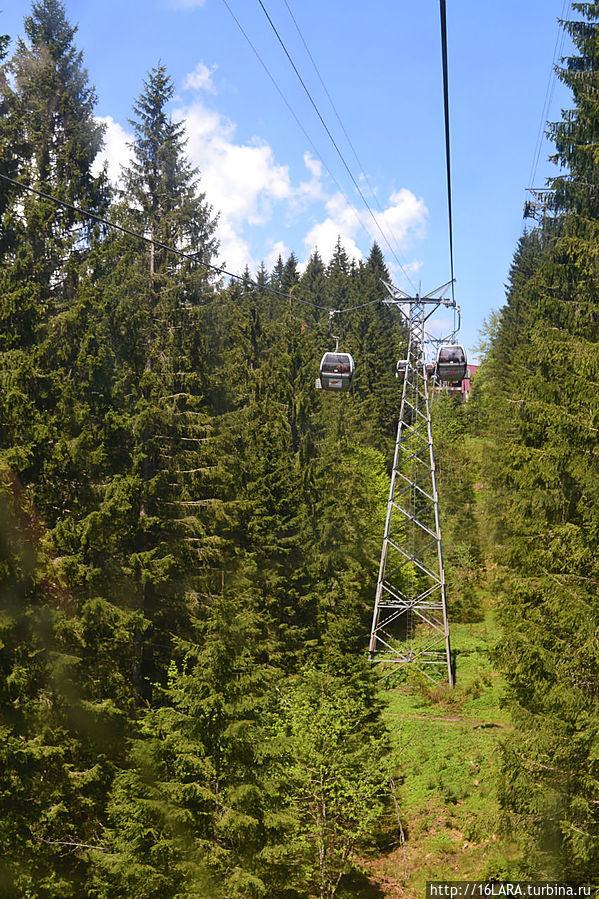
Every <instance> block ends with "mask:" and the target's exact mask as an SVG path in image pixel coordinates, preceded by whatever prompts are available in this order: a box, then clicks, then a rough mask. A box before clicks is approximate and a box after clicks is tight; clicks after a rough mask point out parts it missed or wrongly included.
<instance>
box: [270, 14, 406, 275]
mask: <svg viewBox="0 0 599 899" xmlns="http://www.w3.org/2000/svg"><path fill="white" fill-rule="evenodd" d="M284 3H285V6H286V7H287V11H288V13H289V16H290V17H291V21H292V22H293V24H294V25H295V30H296V31H297V33H298V35H299V38H300V40H301V42H302V44H303V45H304V49H305V51H306V53H307V54H308V58H309V60H310V62H311V63H312V66H313V67H314V71H315V72H316V75H317V77H318V80H319V81H320V84H321V86H322V89H323V91H324V92H325V94H326V97H327V99H328V101H329V103H330V104H331V109H332V110H333V112H334V113H335V117H336V119H337V121H338V122H339V126H340V128H341V130H342V131H343V134H344V136H345V139H346V141H347V143H348V145H349V147H350V149H351V151H352V153H353V154H354V159H355V160H356V162H357V164H358V168H359V170H360V173H361V174H362V175H363V177H364V180H365V182H366V184H367V185H368V189H369V191H370V194H371V196H372V198H373V200H374V202H375V204H376V208H377V210H378V212H379V214H380V215H381V216H383V215H384V212H383V209H382V208H381V204H380V203H379V202H378V199H377V196H376V193H375V191H374V189H373V187H372V185H371V183H370V181H369V180H368V175H367V174H366V171H365V169H364V166H363V165H362V163H361V161H360V159H359V157H358V153H357V151H356V148H355V147H354V145H353V143H352V140H351V138H350V136H349V134H348V133H347V129H346V127H345V125H344V124H343V121H342V120H341V116H340V115H339V113H338V112H337V107H336V106H335V103H334V102H333V98H332V97H331V95H330V93H329V91H328V90H327V86H326V84H325V83H324V79H323V77H322V75H321V74H320V69H319V68H318V65H317V64H316V60H315V59H314V57H313V56H312V53H311V52H310V48H309V47H308V44H307V43H306V39H305V38H304V35H303V34H302V32H301V29H300V27H299V25H298V23H297V21H296V18H295V16H294V15H293V12H292V10H291V7H290V6H289V3H288V2H287V0H284ZM390 233H391V237H393V238H395V235H394V233H393V231H391V232H390ZM395 242H396V245H397V239H395ZM395 259H396V261H398V260H397V256H395ZM412 286H414V285H412Z"/></svg>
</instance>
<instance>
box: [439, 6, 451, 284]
mask: <svg viewBox="0 0 599 899" xmlns="http://www.w3.org/2000/svg"><path fill="white" fill-rule="evenodd" d="M439 3H440V11H441V52H442V57H443V107H444V110H445V158H446V161H447V212H448V216H449V262H450V269H451V296H452V299H453V301H454V302H455V289H454V280H455V279H454V275H453V215H452V210H451V154H450V138H449V78H448V71H447V70H448V66H447V11H446V7H445V0H439Z"/></svg>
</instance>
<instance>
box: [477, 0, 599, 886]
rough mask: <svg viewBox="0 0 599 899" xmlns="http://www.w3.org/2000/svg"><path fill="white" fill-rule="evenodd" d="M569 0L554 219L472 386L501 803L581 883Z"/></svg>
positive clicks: (585, 524)
mask: <svg viewBox="0 0 599 899" xmlns="http://www.w3.org/2000/svg"><path fill="white" fill-rule="evenodd" d="M573 9H574V10H575V12H577V13H579V14H580V15H581V19H579V20H578V21H572V22H567V23H565V27H566V29H567V30H568V32H569V34H570V35H571V37H572V40H573V42H574V45H575V48H576V51H577V52H576V54H575V55H573V56H572V57H571V58H569V59H567V60H566V67H565V69H563V70H562V71H561V73H560V75H561V77H562V79H563V80H564V81H565V82H566V83H567V84H569V85H571V87H572V89H573V93H574V101H575V108H574V109H573V110H572V111H571V112H566V113H565V116H564V120H563V121H562V122H561V123H558V124H556V125H555V126H554V127H553V129H552V130H553V135H554V138H555V141H556V146H557V149H558V159H559V161H560V162H561V164H562V166H563V168H564V169H565V172H564V174H562V175H560V176H559V177H558V178H556V179H555V180H554V182H553V186H554V188H555V202H554V206H555V212H556V216H555V218H554V219H550V220H548V222H547V224H546V225H545V227H544V228H543V229H542V230H540V232H538V233H535V232H533V233H532V234H529V235H526V236H525V237H524V238H523V240H522V241H521V244H520V246H519V248H518V251H517V254H516V257H515V261H514V266H513V268H512V272H511V276H510V285H509V292H508V302H507V305H506V308H505V309H504V310H503V312H502V315H501V321H500V324H499V327H498V330H497V335H496V338H495V340H494V342H493V346H492V348H491V351H490V359H489V362H488V363H487V364H486V365H485V368H486V369H487V374H486V375H483V379H482V382H481V383H482V384H483V385H484V393H483V402H486V414H487V415H488V417H489V421H490V422H491V426H492V427H493V428H494V431H495V434H494V437H495V442H496V451H495V457H494V460H493V461H492V462H491V463H490V466H489V470H488V471H489V476H490V481H491V484H492V486H493V492H494V494H495V496H496V503H495V504H494V507H493V509H492V511H493V517H494V521H495V525H496V537H497V540H498V541H499V543H500V545H501V547H502V549H501V555H500V558H501V561H502V562H503V563H504V564H505V565H506V568H507V574H506V580H505V586H504V592H503V597H502V603H501V613H502V618H503V621H504V625H505V631H504V638H503V641H502V644H501V646H500V650H499V658H500V661H501V664H502V667H503V669H504V671H505V674H506V677H507V679H508V683H509V684H510V688H511V695H512V699H513V710H514V720H515V724H516V730H515V734H514V737H513V739H511V740H510V741H508V743H507V745H506V747H505V759H504V785H503V800H504V803H505V806H506V808H507V809H509V810H510V811H511V812H512V813H514V815H515V816H516V820H517V821H519V822H521V824H522V825H523V826H524V828H525V829H526V831H527V832H528V834H529V835H530V838H531V841H532V846H533V850H532V852H531V853H530V855H529V860H530V864H531V870H533V871H535V872H536V873H537V874H540V875H542V876H551V877H554V876H557V877H562V878H565V879H571V880H577V879H581V880H583V879H585V878H587V877H592V876H593V875H594V872H596V870H597V867H598V865H599V856H598V855H597V846H598V844H599V841H598V839H597V837H598V836H599V815H598V812H597V809H598V808H599V768H598V766H597V758H596V749H595V747H596V740H597V733H598V732H599V680H598V677H597V664H596V661H597V655H596V629H597V621H598V619H599V606H598V604H597V589H596V586H597V583H598V582H599V580H598V576H599V572H598V570H597V564H596V560H597V558H598V557H599V556H598V550H599V546H598V544H597V528H596V504H597V499H598V496H597V483H598V481H597V475H598V473H599V472H598V471H597V464H596V458H597V451H596V448H597V433H598V431H597V426H598V422H599V400H598V398H597V392H596V390H595V389H594V388H593V387H592V386H591V385H592V384H593V383H594V382H595V381H596V379H597V378H598V377H599V363H598V359H599V353H598V344H599V330H598V322H599V306H598V304H597V292H598V286H599V285H598V281H597V271H598V267H597V259H598V254H597V248H598V247H599V230H598V228H599V225H598V217H597V213H598V212H599V207H597V199H596V196H597V191H598V189H599V170H598V169H597V163H596V157H595V151H594V147H595V144H596V141H597V135H598V134H599V99H598V98H597V95H596V92H595V90H594V89H593V90H591V88H592V87H593V85H594V84H595V81H596V78H597V70H598V63H599V4H597V3H574V4H573ZM491 403H492V404H493V407H492V408H490V407H489V405H490V404H491Z"/></svg>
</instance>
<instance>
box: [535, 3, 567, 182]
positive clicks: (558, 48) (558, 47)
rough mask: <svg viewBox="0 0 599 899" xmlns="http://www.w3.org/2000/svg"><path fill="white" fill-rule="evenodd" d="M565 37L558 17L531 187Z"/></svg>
mask: <svg viewBox="0 0 599 899" xmlns="http://www.w3.org/2000/svg"><path fill="white" fill-rule="evenodd" d="M570 5H571V0H564V3H563V6H562V14H561V21H563V20H564V19H565V18H566V15H567V14H568V11H569V9H570ZM565 39H566V32H565V30H564V29H563V28H562V27H561V24H560V20H559V19H558V33H557V36H556V38H555V46H554V48H553V56H552V59H551V69H550V71H549V77H548V79H547V88H546V90H545V101H544V103H543V109H542V111H541V121H540V122H539V131H538V134H537V140H536V144H535V149H534V153H533V160H532V165H531V169H530V175H529V176H528V183H529V184H530V186H531V187H534V182H535V178H536V176H537V166H538V164H539V157H540V155H541V149H542V146H543V137H544V135H545V125H546V124H547V116H548V115H549V110H550V107H551V102H552V100H553V91H554V89H555V80H556V78H555V67H556V65H557V60H558V58H559V57H561V55H562V51H563V49H564V42H565Z"/></svg>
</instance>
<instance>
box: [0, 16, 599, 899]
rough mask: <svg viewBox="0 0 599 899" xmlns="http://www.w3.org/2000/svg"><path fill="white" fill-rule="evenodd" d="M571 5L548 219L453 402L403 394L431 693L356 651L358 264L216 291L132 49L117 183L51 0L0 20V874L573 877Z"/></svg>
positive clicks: (591, 154)
mask: <svg viewBox="0 0 599 899" xmlns="http://www.w3.org/2000/svg"><path fill="white" fill-rule="evenodd" d="M572 8H573V13H572V16H573V18H572V21H569V22H566V23H564V27H565V28H566V29H567V31H568V33H569V35H570V36H571V38H572V41H573V45H574V48H575V49H574V55H573V56H572V57H571V58H568V59H566V60H564V61H563V64H562V68H561V69H560V73H559V75H560V77H561V78H562V79H563V80H564V81H565V82H566V84H567V85H569V87H570V88H571V92H572V108H571V110H569V111H567V112H565V113H564V115H563V118H562V120H561V121H560V122H557V123H555V124H554V125H552V126H551V131H552V138H553V141H554V145H555V152H556V154H557V157H556V158H557V160H558V163H559V165H560V174H559V176H558V177H556V178H555V179H554V181H553V182H552V184H551V185H550V188H551V191H550V193H549V200H548V210H547V215H546V216H545V217H544V219H543V220H542V221H539V222H538V223H536V225H535V227H532V228H530V227H529V228H528V229H527V230H525V232H524V235H523V237H522V238H521V240H520V242H519V245H518V246H517V247H516V249H515V253H514V259H513V264H512V267H511V270H510V272H509V278H508V285H507V296H506V304H505V306H504V307H503V309H501V310H499V311H498V312H497V313H495V314H494V316H493V318H492V320H491V321H490V322H489V325H488V329H487V333H486V334H485V335H484V340H483V345H482V346H481V353H482V355H483V364H482V366H481V368H480V370H479V372H478V373H477V376H476V379H475V381H474V386H473V391H472V395H471V398H470V400H469V402H468V403H467V404H461V403H460V402H459V401H458V400H456V399H454V398H450V397H448V396H447V395H440V396H438V397H437V399H436V401H435V403H434V404H433V405H434V409H433V417H434V422H433V423H434V428H435V441H436V452H437V459H438V468H439V482H440V494H441V503H442V514H443V528H444V544H445V555H446V565H447V572H448V583H449V604H450V605H449V616H450V622H451V624H452V627H453V626H454V624H455V626H456V631H455V633H456V638H455V640H454V644H455V646H456V647H457V649H456V660H455V661H456V673H457V685H456V689H455V691H449V690H448V689H446V688H444V687H443V686H439V687H437V688H431V687H430V686H427V685H426V684H425V683H422V682H420V681H419V680H418V678H413V679H412V681H410V680H409V679H408V682H405V681H399V680H397V681H395V680H394V679H393V678H390V679H386V680H385V681H382V680H381V678H380V674H379V673H377V671H376V669H374V668H373V666H372V665H371V664H370V663H369V662H368V660H367V655H366V649H367V645H368V633H369V628H370V620H371V616H372V605H373V598H374V585H375V583H376V573H377V569H378V561H379V555H380V547H381V537H382V533H383V525H384V517H385V507H386V501H387V496H388V491H389V473H390V466H391V462H392V456H393V447H394V442H395V432H396V426H397V416H398V408H399V403H398V386H397V385H398V382H397V380H396V378H395V363H396V360H397V359H398V358H400V357H401V356H402V355H403V351H404V349H405V338H406V334H405V331H404V330H402V326H401V325H400V323H399V321H398V318H397V316H396V313H395V312H394V311H393V310H391V309H389V308H388V307H386V306H383V305H380V304H377V303H376V300H377V299H378V298H381V296H382V294H384V292H383V291H382V290H381V284H380V282H381V279H383V280H385V281H390V280H391V279H390V275H389V272H388V270H387V268H386V265H385V260H384V258H383V254H382V252H381V250H380V248H379V247H378V246H377V245H376V244H374V245H373V246H372V249H371V251H370V254H369V255H368V258H367V259H366V261H363V262H359V263H357V262H355V261H354V260H352V259H350V258H349V257H348V255H347V254H346V252H345V251H344V249H343V247H342V245H341V241H339V242H338V244H337V247H336V249H335V252H334V254H333V256H332V258H331V259H328V260H327V259H322V258H321V256H320V255H319V253H318V251H315V252H314V253H313V255H312V256H311V258H310V260H309V262H308V264H307V266H306V267H305V268H304V269H303V271H302V270H300V267H299V265H298V262H297V259H296V258H295V256H294V255H293V254H291V255H290V257H289V258H288V259H286V260H285V259H282V258H279V261H278V263H277V265H276V266H275V268H274V269H273V270H272V271H268V270H266V268H265V267H264V266H262V268H261V270H260V271H259V272H258V274H257V275H256V276H254V275H252V274H251V273H250V272H249V271H246V272H245V273H243V272H242V273H239V274H240V276H241V277H239V278H235V279H229V278H227V277H224V276H223V275H222V274H221V273H220V272H219V270H218V249H219V248H218V243H217V240H216V237H215V229H216V224H217V220H218V209H214V208H213V207H212V205H211V203H210V197H209V196H206V195H205V193H204V192H203V190H202V181H201V173H199V172H197V171H195V170H194V169H193V168H192V166H191V164H190V162H189V160H188V158H187V156H186V146H185V139H184V134H183V129H182V126H180V125H179V124H177V123H176V122H174V121H173V120H172V119H171V118H170V115H169V104H170V101H171V99H172V97H173V94H174V87H173V84H172V82H171V79H170V77H169V73H168V72H167V71H166V69H165V67H164V66H163V65H162V64H157V65H156V66H155V67H153V68H151V69H150V71H149V73H148V74H147V75H146V76H145V79H143V78H142V77H140V93H139V96H138V97H137V98H132V101H131V120H132V125H133V130H134V147H133V150H134V153H133V161H132V162H131V164H130V166H129V168H128V169H127V170H126V171H125V173H124V177H123V181H122V185H121V187H120V188H119V189H117V188H115V187H114V186H113V185H111V184H110V183H109V181H108V177H107V175H106V172H103V173H100V174H99V175H97V174H92V172H93V171H95V169H94V161H95V160H96V157H97V156H98V153H99V152H100V150H101V147H102V140H103V135H102V128H101V126H100V125H99V124H98V123H97V121H96V120H95V118H94V105H95V94H94V89H93V87H92V85H91V83H90V80H89V78H88V74H87V71H86V69H85V63H84V59H83V56H82V53H81V52H80V50H79V49H78V47H77V41H76V37H77V35H76V27H75V25H74V24H73V23H71V22H70V21H69V20H68V18H67V15H66V12H65V9H64V7H63V5H62V3H61V2H60V0H37V2H34V3H33V4H32V7H31V10H30V12H29V13H27V14H26V15H25V18H24V24H23V36H22V37H20V38H19V39H18V40H17V42H16V43H15V44H14V49H13V51H12V53H11V54H9V46H10V42H11V39H12V38H13V37H16V36H12V35H11V36H8V35H6V36H4V37H2V38H1V39H0V54H1V55H2V60H1V68H0V103H1V111H2V116H1V118H0V146H1V157H0V159H1V162H0V173H1V174H2V175H4V176H6V178H7V179H12V180H0V216H1V229H0V254H1V263H2V264H1V265H0V350H1V352H0V493H1V503H0V549H1V555H0V732H1V740H0V846H1V850H2V851H1V854H0V896H6V897H23V899H24V897H31V899H68V897H88V896H89V897H95V899H117V897H118V899H120V897H132V899H152V897H156V899H158V897H160V899H167V897H172V899H175V897H176V899H184V897H198V899H200V897H202V899H212V897H214V899H253V897H265V899H269V897H270V899H308V897H319V899H330V897H333V896H340V897H343V896H345V897H351V896H356V897H359V896H363V897H365V899H366V897H377V896H378V897H383V896H408V897H412V896H416V895H421V893H420V892H419V889H420V887H421V884H422V879H429V880H431V879H453V880H459V879H462V880H464V879H468V877H471V876H472V877H474V876H476V877H477V878H478V879H485V878H489V879H493V878H494V879H501V878H504V879H512V880H516V879H526V878H530V879H545V878H551V879H554V878H555V879H560V880H566V881H579V882H590V881H593V880H596V878H597V876H598V875H599V595H598V585H599V461H598V459H599V436H598V435H599V398H598V397H599V391H598V389H597V388H598V386H599V155H598V153H597V147H598V145H599V3H582V2H580V3H576V2H575V3H573V4H572ZM14 182H19V183H20V185H26V186H28V187H30V188H33V189H34V190H24V189H23V187H21V186H19V185H17V184H15V183H14ZM51 198H55V199H57V200H60V201H62V204H58V203H56V202H55V201H54V200H53V199H51ZM80 209H85V210H88V211H89V212H91V213H93V214H95V215H96V216H97V217H98V218H95V219H94V218H91V217H89V216H84V215H82V214H81V212H79V211H78V210H80ZM100 219H107V220H109V221H110V222H113V223H114V224H116V225H118V226H120V227H119V228H118V229H117V228H110V227H108V226H106V225H105V224H104V223H103V222H102V221H100ZM134 234H141V235H144V236H145V239H144V240H140V239H139V238H138V237H135V236H134ZM168 247H176V248H177V249H178V250H179V251H181V253H182V254H184V255H181V254H180V255H176V254H173V253H171V252H169V251H168V249H167V248H168ZM290 297H293V299H294V302H292V301H291V299H289V298H290ZM362 304H370V305H365V306H364V308H360V309H356V310H354V311H352V312H350V313H349V314H348V315H347V317H346V318H345V319H344V325H343V327H344V346H345V347H346V348H347V351H348V352H351V353H352V355H353V356H354V358H355V359H356V362H357V369H356V377H355V382H354V386H353V387H352V390H351V391H350V392H349V393H348V394H346V395H344V396H343V397H340V396H336V395H330V394H328V393H327V392H326V391H317V390H315V389H314V380H315V377H316V374H317V364H318V359H319V358H320V356H321V355H322V351H323V347H326V346H328V343H329V342H330V338H329V321H328V315H327V313H326V311H323V308H324V309H343V308H344V307H345V308H347V309H349V308H350V307H354V306H359V305H360V306H362ZM415 747H418V751H417V752H416V751H415ZM466 769H467V770H466ZM481 797H482V798H481ZM491 833H492V840H491V837H490V834H491ZM427 853H428V855H427ZM427 858H428V859H432V861H429V862H426V863H425V861H423V859H427ZM427 864H428V867H426V865H427ZM419 877H420V880H419V879H418V878H419Z"/></svg>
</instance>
